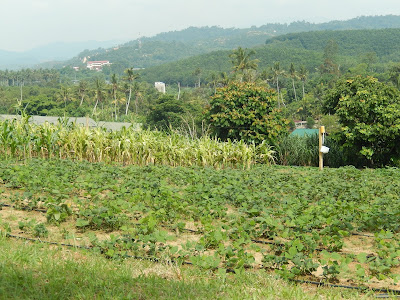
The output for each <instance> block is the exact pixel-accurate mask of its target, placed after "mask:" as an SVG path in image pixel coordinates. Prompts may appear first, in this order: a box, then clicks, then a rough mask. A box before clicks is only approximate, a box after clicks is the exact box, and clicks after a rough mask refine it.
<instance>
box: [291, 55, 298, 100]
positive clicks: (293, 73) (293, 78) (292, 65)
mask: <svg viewBox="0 0 400 300" xmlns="http://www.w3.org/2000/svg"><path fill="white" fill-rule="evenodd" d="M289 75H290V78H292V84H293V92H294V100H295V101H297V94H296V87H295V85H294V81H295V79H297V78H299V76H298V75H297V72H296V69H295V67H294V64H293V63H291V64H290V68H289Z"/></svg>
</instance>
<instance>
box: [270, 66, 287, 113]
mask: <svg viewBox="0 0 400 300" xmlns="http://www.w3.org/2000/svg"><path fill="white" fill-rule="evenodd" d="M271 71H272V76H273V78H274V80H275V82H276V91H277V93H278V106H279V107H280V102H279V77H280V76H281V75H282V76H283V75H284V74H285V70H283V69H281V65H280V62H279V61H278V62H275V63H274V65H273V67H271Z"/></svg>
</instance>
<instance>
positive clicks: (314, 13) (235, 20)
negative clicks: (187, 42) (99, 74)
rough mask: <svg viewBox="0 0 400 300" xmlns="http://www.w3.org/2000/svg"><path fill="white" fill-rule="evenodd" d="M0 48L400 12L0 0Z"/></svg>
mask: <svg viewBox="0 0 400 300" xmlns="http://www.w3.org/2000/svg"><path fill="white" fill-rule="evenodd" d="M0 2H1V6H0V9H1V14H0V49H2V50H13V51H22V50H28V49H31V48H34V47H37V46H41V45H45V44H48V43H52V42H58V41H64V42H71V41H86V40H97V41H105V40H126V41H128V40H133V39H136V38H138V37H139V34H140V35H142V36H152V35H155V34H157V33H160V32H166V31H172V30H180V29H184V28H187V27H189V26H213V25H219V26H222V27H236V28H243V27H250V26H252V25H256V26H260V25H263V24H266V23H275V22H279V23H285V22H291V21H301V20H305V21H310V22H316V23H320V22H325V21H330V20H343V19H350V18H353V17H357V16H361V15H387V14H394V15H400V1H399V0H196V1H194V0H0Z"/></svg>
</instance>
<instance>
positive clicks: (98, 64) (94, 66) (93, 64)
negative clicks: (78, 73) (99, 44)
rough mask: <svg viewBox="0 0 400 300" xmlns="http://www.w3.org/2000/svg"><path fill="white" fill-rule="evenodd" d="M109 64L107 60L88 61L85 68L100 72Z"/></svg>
mask: <svg viewBox="0 0 400 300" xmlns="http://www.w3.org/2000/svg"><path fill="white" fill-rule="evenodd" d="M109 65H111V63H110V62H109V61H108V60H98V61H88V62H87V65H86V67H87V68H88V69H89V70H96V71H101V69H102V68H103V66H109Z"/></svg>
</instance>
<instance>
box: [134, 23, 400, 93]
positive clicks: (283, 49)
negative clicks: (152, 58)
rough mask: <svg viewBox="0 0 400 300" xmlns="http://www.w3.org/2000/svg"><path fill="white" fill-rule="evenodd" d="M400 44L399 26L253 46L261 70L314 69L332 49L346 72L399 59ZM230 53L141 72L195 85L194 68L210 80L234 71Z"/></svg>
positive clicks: (152, 78)
mask: <svg viewBox="0 0 400 300" xmlns="http://www.w3.org/2000/svg"><path fill="white" fill-rule="evenodd" d="M399 44H400V29H379V30H343V31H313V32H303V33H296V34H287V35H283V36H279V37H275V38H273V39H269V40H267V42H266V45H264V46H258V47H254V48H253V50H254V51H255V54H254V58H255V59H258V60H259V63H258V69H259V70H260V71H262V70H267V69H269V68H270V67H271V66H272V65H273V64H274V63H275V62H280V63H281V66H282V67H283V68H285V69H288V68H289V66H290V64H291V63H294V64H296V65H297V66H300V65H303V66H304V67H305V68H306V69H307V70H308V72H310V73H314V72H316V70H317V69H318V68H319V67H320V66H321V65H322V64H323V60H324V52H329V51H330V52H333V53H331V55H333V56H334V59H335V60H336V63H337V64H338V66H339V67H340V69H341V70H342V71H345V72H346V71H347V70H348V69H350V68H354V67H356V66H358V65H359V64H362V63H365V64H367V65H369V66H370V65H372V64H375V65H376V66H375V67H376V68H378V69H382V67H383V65H384V64H385V63H390V62H391V61H398V60H399V59H400V48H399V47H398V45H399ZM328 48H330V49H328ZM230 53H231V51H227V50H226V51H215V52H212V53H208V54H203V55H200V56H196V57H191V58H188V59H184V60H180V61H177V62H172V63H169V64H164V65H161V66H155V67H152V68H148V69H146V70H143V71H142V72H141V75H142V80H145V81H148V82H153V81H160V80H161V81H165V82H167V83H173V82H177V81H179V82H181V83H182V84H187V85H193V84H194V82H195V81H196V80H197V77H198V75H194V73H195V70H196V69H200V71H201V74H200V75H201V77H202V78H203V80H205V81H207V82H209V81H210V80H211V77H212V74H213V73H220V72H230V71H231V67H232V65H231V64H230V61H229V57H228V56H229V54H230ZM376 68H375V69H376Z"/></svg>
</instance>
